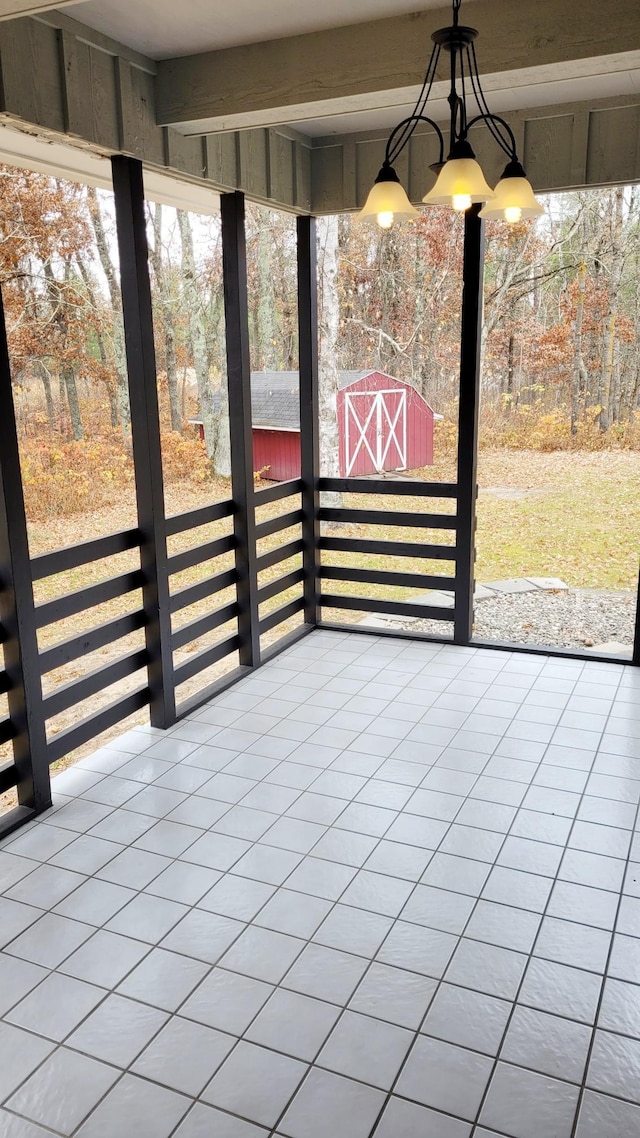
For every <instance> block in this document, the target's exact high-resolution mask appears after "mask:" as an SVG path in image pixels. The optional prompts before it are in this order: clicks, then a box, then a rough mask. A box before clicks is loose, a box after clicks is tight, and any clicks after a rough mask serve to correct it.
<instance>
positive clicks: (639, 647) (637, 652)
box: [631, 572, 640, 667]
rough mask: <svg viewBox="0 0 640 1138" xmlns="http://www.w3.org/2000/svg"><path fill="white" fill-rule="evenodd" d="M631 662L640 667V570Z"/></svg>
mask: <svg viewBox="0 0 640 1138" xmlns="http://www.w3.org/2000/svg"><path fill="white" fill-rule="evenodd" d="M631 662H632V663H634V665H635V666H637V667H640V572H639V574H638V597H637V601H635V634H634V636H633V654H632V657H631Z"/></svg>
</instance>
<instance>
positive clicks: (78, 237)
mask: <svg viewBox="0 0 640 1138" xmlns="http://www.w3.org/2000/svg"><path fill="white" fill-rule="evenodd" d="M547 204H548V213H547V215H546V216H545V217H544V218H542V219H540V221H539V222H538V223H536V224H533V225H532V224H531V223H522V224H519V225H515V226H505V225H500V224H496V223H493V224H489V225H488V227H487V258H486V288H485V323H484V331H483V357H484V367H483V381H482V412H483V428H482V439H483V441H485V442H486V443H487V444H491V445H506V446H513V447H533V448H535V449H540V450H546V449H548V450H552V449H557V448H565V447H570V446H574V447H584V448H589V449H590V448H595V447H597V448H599V449H600V448H606V447H609V446H625V447H632V448H634V449H635V448H637V447H639V446H640V430H639V429H638V421H639V415H638V412H639V408H640V284H639V280H640V237H639V235H640V195H639V194H638V187H626V188H622V187H617V188H614V189H604V190H598V191H584V192H580V193H573V194H560V195H556V196H553V197H550V198H548V199H547ZM148 216H149V225H148V236H149V245H150V251H151V252H150V259H151V274H152V286H153V297H154V312H155V320H156V348H157V358H158V368H159V386H160V395H161V407H162V415H163V426H164V435H163V452H164V461H165V476H166V478H167V480H168V481H169V482H170V481H171V480H180V479H188V480H189V481H191V482H202V483H203V484H206V483H207V482H208V481H210V479H211V477H212V476H214V475H218V476H220V477H222V478H224V477H226V476H228V474H229V432H228V399H227V391H226V382H225V343H224V312H223V295H222V265H221V259H222V253H221V240H220V220H219V218H218V217H217V216H213V217H206V218H205V217H200V216H198V217H196V216H194V215H192V214H188V213H185V212H183V211H177V210H175V209H173V208H170V207H163V206H161V205H157V204H153V203H149V204H148ZM318 226H319V263H320V286H321V299H322V307H321V319H320V325H321V408H320V411H321V421H320V434H321V449H322V452H323V456H324V462H325V471H326V473H332V472H333V469H332V465H333V462H334V461H335V459H334V453H335V433H336V432H335V392H336V386H337V375H338V371H339V370H341V369H359V368H362V369H364V368H372V369H374V368H375V369H379V370H381V371H385V372H387V373H389V374H391V375H394V376H397V377H398V378H400V379H405V380H409V381H411V382H412V383H413V384H414V385H415V386H416V387H417V389H418V390H419V391H420V393H421V394H423V395H424V396H425V398H426V399H427V400H428V402H429V403H430V404H431V405H432V406H433V407H434V409H435V410H436V411H438V412H439V413H441V414H443V415H444V421H443V422H442V423H441V424H439V429H438V434H437V435H436V452H438V450H440V452H443V451H444V450H446V449H447V448H448V447H450V445H451V443H452V441H453V438H454V435H455V403H456V395H457V369H458V356H459V320H460V295H461V259H462V226H463V220H462V219H461V218H460V217H459V216H458V215H456V214H453V213H451V212H448V211H445V210H434V209H431V210H423V211H421V214H420V217H419V218H418V219H417V220H416V221H415V222H413V223H411V224H409V225H407V226H403V227H399V228H397V229H396V230H393V231H391V232H383V231H380V230H377V229H375V230H373V229H369V228H367V227H363V226H358V225H357V224H356V223H355V222H354V219H353V218H352V217H351V216H342V217H340V218H323V219H321V220H320V221H319V223H318ZM247 249H248V269H249V294H250V320H251V364H252V368H253V369H254V370H281V369H282V370H292V369H295V368H296V366H297V330H296V319H297V311H296V292H295V289H296V263H295V223H294V219H293V217H291V216H289V215H285V214H278V213H275V212H273V211H269V210H266V209H264V208H262V207H258V206H254V205H248V207H247ZM0 280H1V283H2V289H3V295H4V299H5V306H6V309H7V320H8V328H9V336H10V346H11V355H12V364H13V369H14V371H13V374H14V387H15V394H16V406H17V412H18V419H19V429H20V434H21V445H22V461H23V468H24V476H25V486H26V494H27V505H28V510H29V513H30V516H31V517H41V518H42V517H45V516H48V515H56V514H57V515H64V513H65V512H67V511H68V512H72V511H78V510H82V509H85V508H89V506H90V504H94V505H95V504H107V503H108V502H110V501H114V500H116V498H117V494H118V493H119V492H120V490H121V488H122V487H123V486H124V485H125V484H127V485H130V484H131V482H132V477H133V474H132V468H131V461H130V454H129V440H128V422H129V409H128V394H127V382H126V366H125V358H124V339H123V329H122V317H121V299H120V285H119V272H118V264H117V250H116V242H115V233H114V218H113V206H112V199H111V195H110V194H108V193H106V192H104V191H101V190H100V191H98V190H95V189H92V188H90V187H85V186H79V185H76V184H73V183H67V182H64V183H63V182H60V181H56V180H54V179H52V178H48V177H46V176H44V175H41V174H35V173H29V172H26V171H19V170H14V169H10V168H6V167H3V168H0ZM196 414H198V415H199V417H200V418H201V419H202V421H203V425H204V446H203V445H202V443H201V442H200V440H199V439H198V438H197V435H196V431H195V430H194V428H193V427H192V426H189V425H188V424H187V420H188V418H189V417H190V416H194V415H196Z"/></svg>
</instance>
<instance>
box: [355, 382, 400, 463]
mask: <svg viewBox="0 0 640 1138" xmlns="http://www.w3.org/2000/svg"><path fill="white" fill-rule="evenodd" d="M345 454H346V459H347V462H346V476H347V478H348V477H349V475H350V474H352V473H355V474H370V473H372V472H373V471H382V470H404V469H405V468H406V465H407V393H406V391H405V390H404V389H402V388H397V387H395V388H390V389H388V390H387V391H347V392H346V393H345Z"/></svg>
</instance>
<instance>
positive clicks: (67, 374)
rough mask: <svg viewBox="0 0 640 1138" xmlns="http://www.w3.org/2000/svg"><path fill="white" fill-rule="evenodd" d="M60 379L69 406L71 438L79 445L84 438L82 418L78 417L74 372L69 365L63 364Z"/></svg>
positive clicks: (78, 408)
mask: <svg viewBox="0 0 640 1138" xmlns="http://www.w3.org/2000/svg"><path fill="white" fill-rule="evenodd" d="M60 378H61V379H62V381H63V382H64V387H65V392H66V395H67V403H68V404H69V418H70V419H71V431H72V434H73V438H74V441H75V442H77V443H80V442H82V439H83V438H84V433H83V430H82V418H81V415H80V401H79V399H78V387H77V384H76V377H75V372H74V370H73V368H72V366H71V364H68V363H66V364H64V366H63V367H62V368H61V371H60Z"/></svg>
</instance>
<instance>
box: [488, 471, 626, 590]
mask: <svg viewBox="0 0 640 1138" xmlns="http://www.w3.org/2000/svg"><path fill="white" fill-rule="evenodd" d="M478 481H479V486H480V495H479V500H478V531H477V542H476V544H477V553H478V559H477V566H476V577H477V579H478V580H479V581H492V580H497V579H499V578H502V577H520V576H526V575H528V574H533V575H535V576H541V577H562V578H563V579H564V580H565V581H566V583H567V584H568V585H573V586H576V587H581V588H588V589H635V588H637V584H638V560H639V556H640V456H639V455H638V454H636V453H632V452H627V451H601V452H595V453H592V452H578V453H570V452H564V451H556V452H553V453H551V454H542V453H540V452H539V451H485V452H481V455H480V464H479V478H478ZM505 490H506V491H507V493H506V494H505V493H504V491H505Z"/></svg>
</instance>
